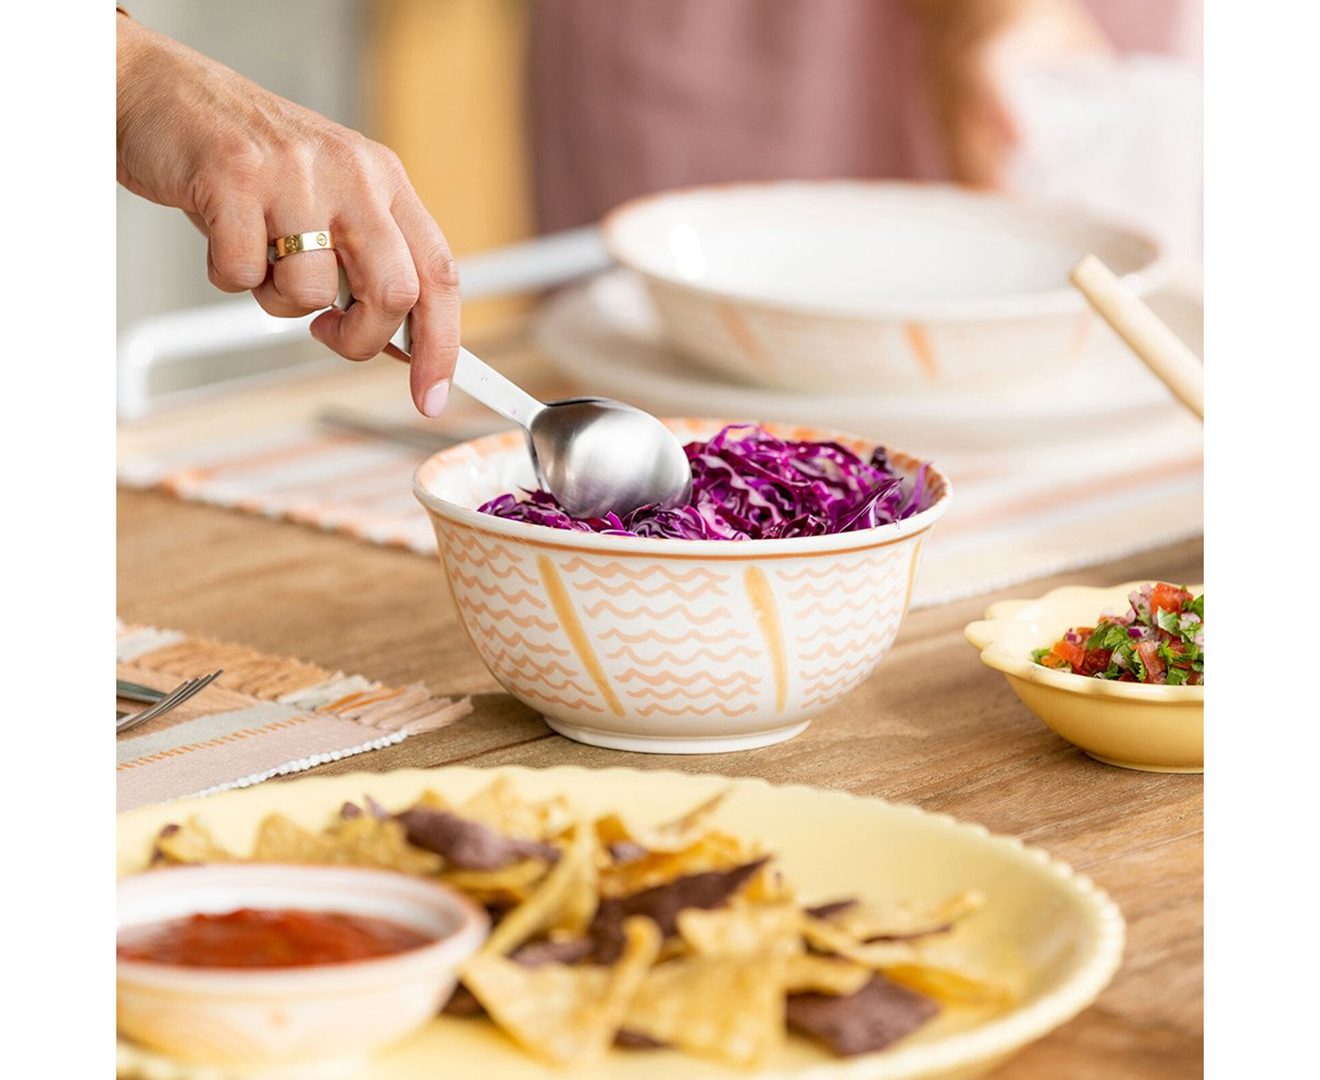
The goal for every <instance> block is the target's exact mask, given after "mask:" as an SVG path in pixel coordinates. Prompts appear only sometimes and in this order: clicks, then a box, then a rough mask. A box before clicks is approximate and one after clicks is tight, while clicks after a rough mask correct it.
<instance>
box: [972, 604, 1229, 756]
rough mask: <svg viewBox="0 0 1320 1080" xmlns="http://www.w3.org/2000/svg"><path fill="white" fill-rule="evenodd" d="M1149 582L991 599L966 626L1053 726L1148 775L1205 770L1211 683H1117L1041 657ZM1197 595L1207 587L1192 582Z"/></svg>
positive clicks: (1118, 610)
mask: <svg viewBox="0 0 1320 1080" xmlns="http://www.w3.org/2000/svg"><path fill="white" fill-rule="evenodd" d="M1144 584H1148V582H1145V581H1129V582H1127V583H1125V584H1122V585H1114V586H1110V587H1108V588H1093V587H1090V586H1083V585H1073V586H1066V587H1064V588H1060V589H1054V590H1053V591H1051V592H1048V593H1046V594H1045V595H1044V596H1042V597H1038V598H1037V599H1035V600H1003V601H1001V602H999V603H997V604H991V605H990V607H989V608H988V609H987V610H986V613H985V618H984V619H981V620H978V621H977V622H973V623H969V624H968V625H967V626H966V627H965V628H964V630H963V634H964V636H965V637H966V638H967V640H968V641H969V642H971V643H972V644H973V645H975V646H976V647H977V648H978V649H980V650H981V662H982V663H984V664H985V665H986V666H987V667H992V668H994V669H995V670H996V671H1001V672H1003V673H1004V675H1005V676H1006V677H1007V678H1008V685H1009V686H1010V687H1012V688H1013V692H1014V693H1015V694H1017V696H1018V697H1019V698H1021V699H1022V702H1023V704H1024V705H1026V706H1027V708H1029V709H1030V710H1031V711H1032V712H1033V713H1035V714H1036V717H1037V719H1039V720H1040V721H1041V723H1043V724H1044V725H1045V726H1046V727H1048V728H1049V729H1050V730H1052V731H1054V732H1055V733H1056V734H1058V735H1061V736H1062V737H1063V738H1065V739H1067V740H1068V741H1069V742H1070V743H1072V744H1073V745H1074V746H1077V747H1080V748H1081V749H1082V750H1084V751H1085V752H1086V753H1087V754H1089V755H1090V756H1091V757H1093V758H1095V759H1096V760H1097V761H1103V762H1104V763H1105V764H1107V765H1119V766H1122V767H1123V768H1125V769H1140V770H1143V771H1145V772H1180V773H1198V772H1202V771H1204V768H1205V687H1204V686H1156V685H1150V684H1146V683H1130V682H1114V681H1110V680H1107V679H1094V678H1089V677H1087V676H1085V675H1075V674H1073V673H1072V672H1070V671H1056V670H1054V669H1053V668H1047V667H1045V666H1043V665H1041V664H1038V663H1036V662H1035V660H1033V659H1032V656H1031V654H1032V651H1033V650H1035V649H1039V648H1047V647H1049V646H1050V645H1053V644H1054V643H1055V642H1056V641H1058V640H1059V638H1061V637H1062V636H1063V635H1064V633H1065V632H1066V631H1068V630H1071V629H1073V628H1075V627H1078V626H1094V625H1095V624H1096V622H1097V620H1098V619H1099V617H1100V616H1101V615H1102V614H1105V613H1107V612H1112V613H1115V614H1122V613H1123V612H1124V611H1126V610H1127V607H1128V595H1129V594H1130V593H1131V592H1132V591H1133V590H1134V589H1138V588H1140V587H1141V586H1142V585H1144ZM1188 588H1190V589H1191V590H1192V591H1193V592H1195V593H1198V594H1199V593H1200V592H1202V591H1204V589H1203V586H1201V585H1199V584H1198V585H1189V586H1188Z"/></svg>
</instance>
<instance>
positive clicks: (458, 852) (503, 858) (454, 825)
mask: <svg viewBox="0 0 1320 1080" xmlns="http://www.w3.org/2000/svg"><path fill="white" fill-rule="evenodd" d="M396 820H397V821H400V822H402V823H403V827H404V829H405V830H406V831H407V836H408V842H409V843H410V844H413V845H414V846H416V847H419V848H424V849H425V850H427V851H433V852H435V853H436V854H437V855H439V856H440V857H441V858H443V859H444V860H445V863H446V864H447V865H450V866H453V867H456V868H457V869H459V870H502V869H503V868H504V867H506V866H509V865H510V864H512V863H516V862H520V861H522V860H523V859H539V860H541V861H542V862H545V863H551V862H554V861H555V860H556V859H558V858H559V849H558V848H556V847H555V846H554V845H553V844H547V843H545V842H544V841H541V840H526V839H522V838H520V837H516V836H505V835H503V834H501V833H498V832H496V831H495V830H494V829H492V828H490V827H489V826H486V825H483V824H481V823H480V822H478V821H469V820H468V819H467V818H465V817H460V816H459V815H458V814H452V813H450V812H449V811H447V810H430V809H427V808H425V807H419V806H414V807H410V808H409V809H407V810H405V811H404V812H403V813H401V814H399V815H397V817H396Z"/></svg>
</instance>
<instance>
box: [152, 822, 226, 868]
mask: <svg viewBox="0 0 1320 1080" xmlns="http://www.w3.org/2000/svg"><path fill="white" fill-rule="evenodd" d="M235 858H236V856H234V855H233V854H231V853H230V852H229V851H226V850H225V849H224V848H222V847H221V846H220V845H219V844H217V843H216V842H215V838H214V837H212V836H211V833H210V830H208V829H207V828H206V826H205V825H203V824H202V823H201V822H200V821H199V820H198V819H197V818H195V817H190V818H189V819H188V820H187V821H185V822H184V823H183V824H182V825H173V824H171V825H166V826H165V827H164V828H162V829H161V830H160V832H159V833H157V834H156V844H155V848H154V849H153V851H152V854H151V862H152V864H153V865H156V864H162V863H164V864H171V863H216V862H233V861H235Z"/></svg>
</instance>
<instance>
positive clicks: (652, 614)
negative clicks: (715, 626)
mask: <svg viewBox="0 0 1320 1080" xmlns="http://www.w3.org/2000/svg"><path fill="white" fill-rule="evenodd" d="M624 599H627V598H626V597H624ZM605 611H608V612H609V613H610V614H611V615H614V616H617V617H618V618H620V619H636V618H638V617H639V616H645V617H646V618H648V619H654V620H656V621H659V620H660V619H668V618H670V617H671V616H674V615H681V616H683V618H684V619H686V620H687V621H688V622H690V623H692V624H693V625H694V626H709V625H710V624H711V623H713V622H716V621H718V620H719V619H731V618H732V617H733V614H732V612H730V611H729V609H728V608H723V607H721V608H716V609H715V610H714V611H708V612H706V613H705V614H704V615H698V614H697V613H696V612H694V611H693V610H692V608H691V607H690V606H689V605H687V604H674V605H673V606H672V607H667V608H665V609H664V610H663V611H655V610H653V609H652V608H649V607H647V606H646V605H645V604H639V605H638V606H637V607H634V608H628V607H620V606H618V605H617V604H613V603H611V602H610V601H609V600H602V601H600V603H598V604H592V605H591V606H590V607H584V608H583V609H582V614H584V615H585V616H587V618H589V619H596V618H599V617H600V615H601V613H602V612H605Z"/></svg>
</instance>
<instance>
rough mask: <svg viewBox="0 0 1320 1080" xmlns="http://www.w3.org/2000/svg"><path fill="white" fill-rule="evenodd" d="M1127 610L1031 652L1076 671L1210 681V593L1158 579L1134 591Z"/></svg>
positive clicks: (1168, 682)
mask: <svg viewBox="0 0 1320 1080" xmlns="http://www.w3.org/2000/svg"><path fill="white" fill-rule="evenodd" d="M1128 603H1129V607H1128V610H1127V612H1126V613H1124V614H1123V615H1113V614H1104V615H1101V616H1100V618H1099V620H1098V621H1097V623H1096V624H1095V626H1082V627H1075V628H1073V629H1071V630H1069V631H1068V632H1067V633H1066V634H1064V635H1063V637H1062V638H1060V639H1059V640H1058V641H1056V642H1055V643H1054V644H1053V645H1051V646H1050V647H1048V648H1044V649H1036V650H1035V651H1034V652H1033V653H1032V654H1031V655H1032V659H1034V660H1035V661H1036V663H1038V664H1042V665H1044V666H1045V667H1048V668H1055V669H1057V670H1060V671H1071V672H1072V673H1073V674H1074V675H1086V676H1089V677H1090V678H1094V679H1110V680H1113V681H1116V682H1139V683H1156V684H1159V685H1162V686H1202V685H1204V683H1205V594H1204V593H1202V594H1201V595H1200V596H1194V595H1193V594H1192V593H1190V592H1189V591H1188V590H1187V589H1184V588H1180V587H1179V586H1177V585H1168V584H1165V583H1163V582H1156V583H1154V584H1151V585H1143V586H1142V587H1141V588H1139V589H1134V590H1133V591H1132V592H1131V593H1129V594H1128Z"/></svg>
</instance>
